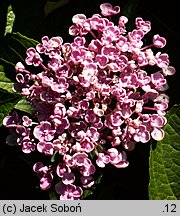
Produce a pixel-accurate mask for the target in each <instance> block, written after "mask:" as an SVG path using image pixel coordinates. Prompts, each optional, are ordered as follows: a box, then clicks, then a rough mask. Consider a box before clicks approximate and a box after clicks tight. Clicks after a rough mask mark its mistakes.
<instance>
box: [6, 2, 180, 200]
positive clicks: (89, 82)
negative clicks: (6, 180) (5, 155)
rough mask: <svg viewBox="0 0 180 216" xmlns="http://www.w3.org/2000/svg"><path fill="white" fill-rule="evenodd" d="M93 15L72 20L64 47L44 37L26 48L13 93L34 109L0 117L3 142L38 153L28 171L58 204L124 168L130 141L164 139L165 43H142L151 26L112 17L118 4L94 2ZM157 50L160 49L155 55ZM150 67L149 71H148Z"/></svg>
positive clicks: (158, 40) (55, 39) (172, 70)
mask: <svg viewBox="0 0 180 216" xmlns="http://www.w3.org/2000/svg"><path fill="white" fill-rule="evenodd" d="M100 12H101V15H100V14H94V15H92V17H90V18H87V17H86V15H85V14H83V13H82V14H81V13H79V14H77V15H74V16H73V18H72V23H73V24H72V26H71V27H70V28H69V34H70V35H72V36H73V37H74V40H72V43H64V42H63V39H62V38H61V37H60V36H56V37H52V38H49V37H48V36H44V37H43V38H42V40H41V42H40V43H39V44H38V45H37V46H36V47H30V48H28V49H27V51H26V54H27V57H26V59H25V63H26V65H27V66H29V65H31V66H32V68H33V66H35V67H39V69H40V70H39V72H36V70H35V72H34V71H33V69H32V70H31V71H28V70H26V65H25V64H24V65H23V64H22V63H20V62H18V63H17V64H16V66H15V69H16V72H17V74H16V81H17V82H16V83H15V84H14V87H13V90H14V91H15V92H18V93H20V94H21V95H22V96H24V97H25V98H26V99H27V101H29V103H30V104H31V105H32V107H33V108H34V113H33V115H31V116H30V115H28V114H27V115H24V116H22V117H20V116H21V115H20V116H19V115H18V113H17V112H12V113H11V115H8V116H6V117H5V118H4V120H3V125H4V126H5V127H7V128H8V129H9V132H10V134H9V135H8V137H7V143H8V144H9V145H19V146H21V147H22V151H23V152H24V153H26V154H29V153H31V152H32V151H36V150H37V151H38V154H42V155H44V156H45V157H46V158H47V160H48V159H49V161H48V162H47V165H44V164H43V163H42V162H37V163H35V164H34V166H33V170H34V172H36V173H37V176H38V177H39V180H40V184H39V187H40V188H41V189H42V190H47V189H50V188H53V190H55V192H56V193H57V194H58V195H59V197H60V199H62V200H76V199H80V198H81V196H82V195H83V192H84V190H85V189H86V188H91V187H92V186H95V184H96V172H97V171H98V170H99V169H101V168H105V167H106V166H114V167H116V168H126V167H127V166H128V165H129V162H128V158H127V151H131V150H133V149H134V148H135V146H136V143H139V142H140V143H144V144H145V143H148V142H149V141H150V140H151V139H154V140H156V141H160V140H162V139H163V138H164V135H165V133H164V130H163V126H164V125H165V124H166V123H167V120H166V118H165V115H166V112H167V109H168V103H169V97H168V96H167V95H166V90H167V89H168V88H169V86H168V82H167V76H168V75H173V74H175V72H176V69H175V68H174V67H173V66H171V65H170V58H169V55H168V53H165V52H163V48H164V47H165V46H166V44H167V42H166V39H165V38H164V37H162V36H160V35H159V34H155V35H154V36H153V37H152V40H150V44H149V43H148V42H147V41H148V40H146V34H147V33H148V32H149V31H150V30H151V23H150V22H149V21H144V20H143V18H141V17H137V18H136V19H135V22H134V27H133V28H132V30H129V31H127V29H128V28H126V25H127V24H128V18H127V17H126V16H124V15H120V16H119V17H118V19H117V23H115V22H113V21H112V16H113V15H118V14H119V13H120V7H119V6H112V5H111V4H110V3H104V4H101V5H100ZM158 49H161V51H159V50H158ZM150 68H152V70H150Z"/></svg>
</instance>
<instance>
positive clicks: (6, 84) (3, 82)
mask: <svg viewBox="0 0 180 216" xmlns="http://www.w3.org/2000/svg"><path fill="white" fill-rule="evenodd" d="M12 87H13V82H12V81H11V80H10V79H9V78H7V77H6V75H5V73H4V67H3V66H2V65H0V88H1V89H4V90H6V91H8V92H13V90H12Z"/></svg>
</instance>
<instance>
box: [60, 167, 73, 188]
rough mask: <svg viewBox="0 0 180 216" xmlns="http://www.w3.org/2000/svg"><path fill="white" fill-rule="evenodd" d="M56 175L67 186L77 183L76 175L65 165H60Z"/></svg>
mask: <svg viewBox="0 0 180 216" xmlns="http://www.w3.org/2000/svg"><path fill="white" fill-rule="evenodd" d="M56 173H57V175H58V176H59V177H61V178H62V182H63V184H65V185H69V184H72V183H73V182H74V181H75V175H74V174H73V173H72V172H71V169H70V168H69V167H68V166H67V165H65V164H63V165H58V166H57V169H56Z"/></svg>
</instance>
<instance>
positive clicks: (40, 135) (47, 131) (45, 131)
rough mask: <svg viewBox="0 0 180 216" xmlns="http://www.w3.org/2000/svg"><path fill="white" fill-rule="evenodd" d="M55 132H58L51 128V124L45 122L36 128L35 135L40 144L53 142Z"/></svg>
mask: <svg viewBox="0 0 180 216" xmlns="http://www.w3.org/2000/svg"><path fill="white" fill-rule="evenodd" d="M55 132H56V131H55V130H53V129H52V128H51V123H49V122H47V121H43V122H40V124H39V125H38V126H36V127H35V128H34V132H33V134H34V137H35V138H36V139H38V140H39V141H40V142H46V141H51V140H52V139H53V138H54V134H55Z"/></svg>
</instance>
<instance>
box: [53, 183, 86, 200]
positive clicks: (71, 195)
mask: <svg viewBox="0 0 180 216" xmlns="http://www.w3.org/2000/svg"><path fill="white" fill-rule="evenodd" d="M55 190H56V193H58V194H60V199H61V200H77V199H79V198H80V197H81V195H82V193H83V191H82V189H81V187H79V186H75V185H73V184H68V185H65V184H63V183H62V182H59V183H57V184H56V185H55Z"/></svg>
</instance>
